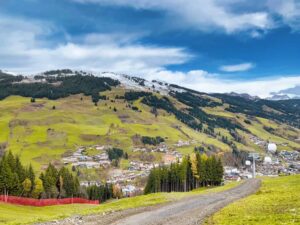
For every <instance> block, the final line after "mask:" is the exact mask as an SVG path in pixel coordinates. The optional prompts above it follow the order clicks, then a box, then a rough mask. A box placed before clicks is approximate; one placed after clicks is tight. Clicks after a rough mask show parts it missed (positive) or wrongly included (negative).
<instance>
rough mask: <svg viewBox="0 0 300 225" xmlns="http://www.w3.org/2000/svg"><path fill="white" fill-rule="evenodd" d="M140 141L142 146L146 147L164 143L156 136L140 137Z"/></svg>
mask: <svg viewBox="0 0 300 225" xmlns="http://www.w3.org/2000/svg"><path fill="white" fill-rule="evenodd" d="M141 140H142V142H143V144H144V145H146V144H147V145H159V144H160V143H162V142H164V141H165V139H164V138H162V137H160V136H156V137H148V136H142V138H141Z"/></svg>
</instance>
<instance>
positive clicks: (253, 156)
mask: <svg viewBox="0 0 300 225" xmlns="http://www.w3.org/2000/svg"><path fill="white" fill-rule="evenodd" d="M249 157H250V158H252V162H253V163H252V177H253V178H255V176H256V173H255V160H256V159H258V158H259V155H258V153H249Z"/></svg>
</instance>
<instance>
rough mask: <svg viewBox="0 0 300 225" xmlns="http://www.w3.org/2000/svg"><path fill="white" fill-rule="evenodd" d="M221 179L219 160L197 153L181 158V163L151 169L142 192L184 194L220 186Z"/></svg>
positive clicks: (221, 167) (221, 166) (221, 170)
mask: <svg viewBox="0 0 300 225" xmlns="http://www.w3.org/2000/svg"><path fill="white" fill-rule="evenodd" d="M222 179H223V165H222V162H221V159H220V158H217V157H216V156H214V155H212V156H209V157H208V156H207V155H205V154H201V155H200V154H199V153H198V152H197V153H194V154H192V155H190V156H188V157H185V158H183V160H182V162H181V163H179V162H177V163H173V164H171V165H170V166H160V167H157V168H154V169H152V170H151V172H150V175H149V178H148V182H147V185H146V187H145V191H144V192H145V194H149V193H155V192H171V191H179V192H186V191H191V190H193V189H195V188H198V187H202V186H208V185H210V186H217V185H220V184H221V182H222Z"/></svg>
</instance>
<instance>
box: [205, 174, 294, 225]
mask: <svg viewBox="0 0 300 225" xmlns="http://www.w3.org/2000/svg"><path fill="white" fill-rule="evenodd" d="M299 190H300V175H294V176H284V177H276V178H263V180H262V186H261V188H260V190H259V191H258V192H257V193H256V194H254V195H251V196H249V197H247V198H244V199H241V200H239V201H237V202H235V203H232V204H230V205H229V206H227V207H225V208H224V209H222V210H221V211H219V212H218V213H216V214H215V215H213V216H212V217H210V218H209V219H208V220H207V221H206V225H226V224H228V225H244V224H247V225H248V224H249V225H252V224H253V225H254V224H255V225H256V224H257V225H260V224H272V225H276V224H278V225H279V224H300V191H299Z"/></svg>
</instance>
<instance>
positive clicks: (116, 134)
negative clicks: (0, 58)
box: [0, 90, 229, 170]
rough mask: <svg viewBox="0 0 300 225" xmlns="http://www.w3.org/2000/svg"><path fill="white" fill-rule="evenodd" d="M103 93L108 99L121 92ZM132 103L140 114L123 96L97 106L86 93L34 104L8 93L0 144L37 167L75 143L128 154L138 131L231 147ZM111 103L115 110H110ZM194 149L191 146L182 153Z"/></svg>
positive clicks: (0, 117) (0, 116) (1, 107)
mask: <svg viewBox="0 0 300 225" xmlns="http://www.w3.org/2000/svg"><path fill="white" fill-rule="evenodd" d="M123 92H124V91H123ZM106 94H107V95H108V96H110V98H112V95H115V94H120V90H116V91H114V92H113V93H111V92H109V93H106ZM81 97H83V101H81V100H80V98H81ZM105 104H106V105H105ZM136 104H138V106H139V108H140V109H141V110H142V112H141V113H139V112H134V111H133V110H131V109H129V108H126V103H124V102H123V100H118V101H117V102H113V103H112V102H110V101H105V102H104V101H102V102H101V103H100V104H99V105H98V107H95V106H94V105H93V104H92V102H91V100H90V97H85V96H81V95H76V96H71V97H68V98H65V99H60V100H56V101H51V100H47V99H37V100H36V103H34V104H32V103H30V99H29V98H23V97H16V96H11V97H8V98H7V99H5V100H3V101H0V129H1V132H0V143H3V142H7V143H8V149H10V150H12V151H13V152H14V153H16V154H20V156H21V160H22V161H23V162H25V163H28V162H31V163H32V164H33V166H34V168H35V169H36V170H40V169H41V166H42V165H44V164H48V163H49V161H50V160H51V161H57V162H58V161H59V159H60V158H61V157H62V155H63V154H64V153H65V152H67V151H75V150H76V146H78V145H92V144H107V145H113V146H115V147H121V148H122V149H125V150H127V151H129V152H131V149H132V146H133V141H132V138H131V137H132V136H134V135H136V134H139V135H148V136H158V135H159V136H162V137H165V138H167V139H166V141H167V143H168V144H170V146H171V145H173V144H174V143H176V142H177V141H178V140H190V139H195V140H197V141H198V143H201V142H203V141H206V142H208V143H212V144H214V145H216V146H217V147H218V148H221V149H224V150H229V146H227V145H225V144H223V143H222V142H220V141H218V140H214V139H212V138H209V137H208V136H207V135H205V134H199V133H196V132H195V131H193V130H191V129H189V128H187V127H186V126H185V125H184V124H182V123H180V122H178V121H177V120H176V119H175V117H174V116H171V115H169V114H167V113H166V112H161V113H160V115H159V116H158V117H157V118H155V117H154V115H153V114H151V113H150V109H149V108H148V107H147V106H145V105H142V104H139V103H136ZM53 105H55V106H56V109H55V110H52V106H53ZM109 107H111V109H109ZM114 107H116V108H117V112H114V111H113V110H112V109H113V108H114ZM176 126H180V127H181V128H182V130H179V129H177V128H176ZM49 129H50V130H49ZM192 151H193V146H190V147H189V149H188V151H186V150H184V151H183V152H184V153H188V152H192Z"/></svg>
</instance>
